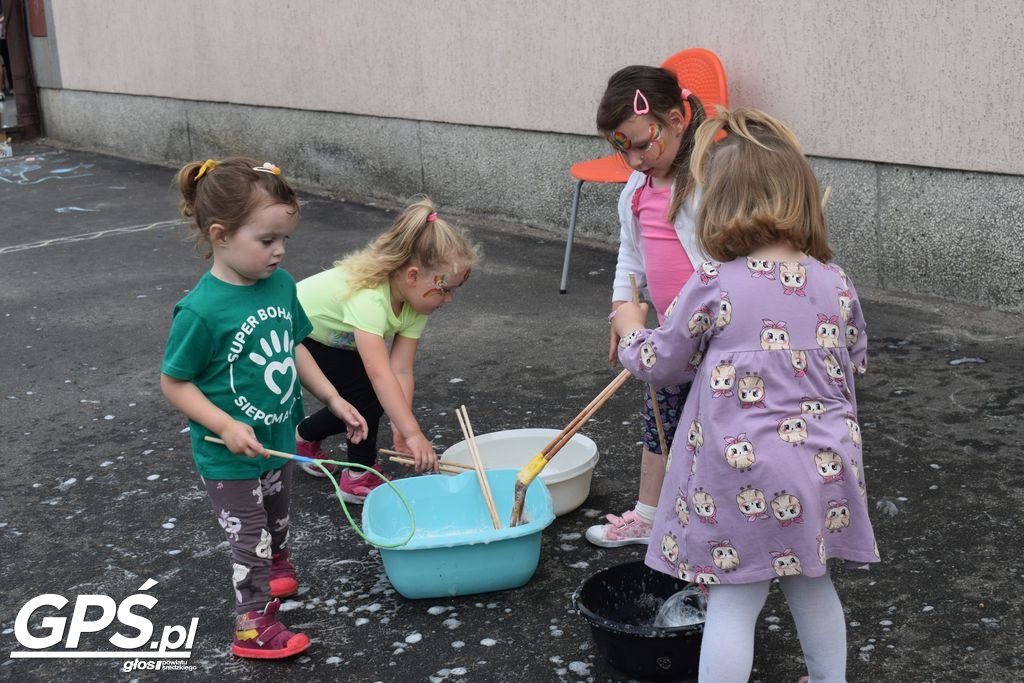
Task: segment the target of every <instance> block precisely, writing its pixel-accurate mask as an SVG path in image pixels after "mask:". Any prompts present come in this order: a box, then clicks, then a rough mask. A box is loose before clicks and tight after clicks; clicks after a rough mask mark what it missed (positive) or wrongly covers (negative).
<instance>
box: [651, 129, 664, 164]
mask: <svg viewBox="0 0 1024 683" xmlns="http://www.w3.org/2000/svg"><path fill="white" fill-rule="evenodd" d="M661 133H662V127H661V124H660V123H657V122H655V123H652V124H651V126H650V138H649V141H650V143H651V144H652V145H657V146H658V156H656V157H654V160H655V161H657V160H658V159H660V158H661V155H662V154H664V153H665V140H664V139H663V138H662V135H661Z"/></svg>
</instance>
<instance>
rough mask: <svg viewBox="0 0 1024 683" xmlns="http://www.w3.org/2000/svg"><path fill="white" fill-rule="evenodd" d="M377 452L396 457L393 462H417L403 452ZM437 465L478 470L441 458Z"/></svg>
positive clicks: (383, 449)
mask: <svg viewBox="0 0 1024 683" xmlns="http://www.w3.org/2000/svg"><path fill="white" fill-rule="evenodd" d="M377 452H378V453H381V454H383V455H392V456H395V457H394V458H391V462H399V461H398V460H395V458H400V459H409V460H411V461H413V462H415V460H413V459H412V456H411V455H410V454H408V453H402V452H401V451H392V450H388V449H387V448H378V449H377ZM402 464H403V465H404V464H405V463H402ZM437 464H438V465H442V466H445V465H446V466H448V467H457V468H458V469H461V470H473V469H476V468H475V467H473V466H472V465H463V464H462V463H461V462H453V461H451V460H441V459H440V458H438V459H437Z"/></svg>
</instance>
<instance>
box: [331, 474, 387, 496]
mask: <svg viewBox="0 0 1024 683" xmlns="http://www.w3.org/2000/svg"><path fill="white" fill-rule="evenodd" d="M373 469H374V470H377V468H376V467H374V468H373ZM377 471H378V472H379V471H380V470H377ZM383 483H384V480H383V479H381V478H380V477H378V476H377V475H375V474H370V473H369V472H363V473H362V474H360V475H358V476H352V475H351V474H349V470H348V469H347V468H346V469H344V470H342V472H341V479H340V481H338V487H339V488H341V497H342V498H344V499H345V502H346V503H362V502H363V501H364V500H366V497H367V496H368V495H370V491H372V490H374V489H375V488H377V487H378V486H380V485H381V484H383Z"/></svg>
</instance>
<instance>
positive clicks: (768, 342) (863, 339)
mask: <svg viewBox="0 0 1024 683" xmlns="http://www.w3.org/2000/svg"><path fill="white" fill-rule="evenodd" d="M702 272H704V273H709V274H710V276H709V277H707V278H697V277H694V278H690V280H689V281H688V282H687V283H686V286H684V287H683V289H682V291H681V292H680V293H679V297H678V298H677V300H676V301H675V302H674V304H673V306H670V309H669V310H670V311H671V313H670V315H669V317H668V319H667V320H666V322H665V325H664V326H663V327H661V328H658V329H656V330H638V331H637V332H634V333H632V334H630V335H627V336H626V337H624V338H623V339H622V340H621V342H620V344H619V359H620V360H621V362H622V365H623V367H626V368H628V369H629V370H630V371H631V372H633V373H634V374H635V375H636V376H637V377H638V378H640V379H642V380H644V381H645V382H651V383H653V384H654V385H655V386H656V387H660V386H664V385H670V384H683V383H685V382H689V381H690V380H691V379H692V380H693V386H692V387H691V389H690V395H689V397H688V398H687V399H686V404H685V408H684V410H683V417H682V421H681V422H680V424H679V433H678V437H679V438H677V439H676V440H675V443H674V444H673V446H672V449H671V453H670V456H669V462H668V473H667V475H666V477H665V483H664V485H663V486H662V489H661V498H660V500H659V502H658V513H657V516H656V518H655V522H654V529H653V531H652V533H651V543H650V546H649V548H648V551H647V557H646V561H647V564H648V565H649V566H651V567H652V568H654V569H657V570H659V571H662V572H665V573H666V574H672V575H673V576H678V577H680V578H683V579H686V580H689V581H696V582H698V583H751V582H754V581H764V580H768V579H772V578H775V577H776V576H791V575H795V574H806V575H807V576H821V575H823V574H824V573H825V572H826V569H825V560H826V559H827V558H830V557H834V558H842V559H844V560H847V561H850V562H853V563H855V564H858V565H861V564H868V563H872V562H877V561H878V560H879V554H878V546H877V544H876V543H875V537H874V532H873V531H872V529H871V521H870V520H869V519H868V507H867V494H866V490H865V487H864V468H863V465H862V462H863V460H862V456H861V452H862V451H861V437H860V425H859V424H858V422H857V402H856V398H855V395H854V381H853V377H854V375H855V374H856V373H862V372H864V371H865V370H866V357H867V356H866V349H867V336H866V334H865V331H864V317H863V315H862V313H861V309H860V302H859V301H858V299H857V295H856V293H855V292H854V289H853V285H852V284H851V283H850V281H849V280H848V279H847V277H846V275H845V273H843V271H842V270H841V269H839V268H838V267H836V266H834V265H825V264H822V263H820V262H819V261H817V260H815V259H813V258H808V259H806V260H804V261H800V262H795V261H794V262H780V263H776V262H773V261H765V260H758V259H737V260H735V261H730V262H728V263H724V264H721V265H718V264H705V266H703V267H702ZM684 431H685V434H686V438H683V433H684Z"/></svg>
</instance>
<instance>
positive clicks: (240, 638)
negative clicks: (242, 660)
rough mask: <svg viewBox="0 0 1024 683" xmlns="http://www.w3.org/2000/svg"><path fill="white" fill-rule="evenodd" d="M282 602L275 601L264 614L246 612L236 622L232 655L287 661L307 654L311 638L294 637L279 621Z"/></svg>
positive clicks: (298, 635) (303, 636) (296, 634)
mask: <svg viewBox="0 0 1024 683" xmlns="http://www.w3.org/2000/svg"><path fill="white" fill-rule="evenodd" d="M279 609H281V601H280V600H271V601H270V602H268V603H267V606H266V607H265V608H264V609H263V612H255V611H254V612H246V613H245V614H240V615H238V617H237V618H236V619H235V640H234V642H233V643H231V653H232V654H233V655H235V656H236V657H246V658H248V659H283V658H285V657H291V656H292V655H297V654H299V653H300V652H305V651H306V649H307V648H308V647H309V636H307V635H306V634H305V633H292V632H291V631H289V630H288V629H286V628H285V626H284V624H282V623H281V622H280V621H278V620H277V611H278V610H279Z"/></svg>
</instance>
